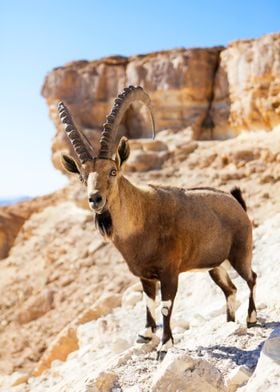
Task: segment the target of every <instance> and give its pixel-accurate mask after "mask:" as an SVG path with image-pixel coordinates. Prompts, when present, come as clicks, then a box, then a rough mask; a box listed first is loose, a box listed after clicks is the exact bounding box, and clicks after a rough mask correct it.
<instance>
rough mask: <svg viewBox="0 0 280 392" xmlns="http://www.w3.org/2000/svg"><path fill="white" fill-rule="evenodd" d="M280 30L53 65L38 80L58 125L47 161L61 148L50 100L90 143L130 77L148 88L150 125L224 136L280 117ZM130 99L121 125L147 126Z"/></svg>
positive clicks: (135, 133)
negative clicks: (217, 43)
mask: <svg viewBox="0 0 280 392" xmlns="http://www.w3.org/2000/svg"><path fill="white" fill-rule="evenodd" d="M279 75H280V34H272V35H267V36H264V37H261V38H260V39H256V40H241V41H236V42H233V43H231V44H229V46H228V47H227V48H222V47H214V48H207V49H199V48H196V49H175V50H169V51H163V52H156V53H150V54H147V55H139V56H133V57H122V56H112V57H107V58H103V59H101V60H97V61H77V62H72V63H70V64H66V65H65V66H63V67H59V68H55V69H54V70H53V71H52V72H50V73H49V74H48V75H47V77H46V79H45V82H44V85H43V88H42V95H43V96H44V97H45V98H46V100H47V103H48V105H49V109H50V116H51V118H52V119H53V121H54V123H55V125H56V128H57V133H56V136H55V138H54V141H53V146H52V149H53V162H54V164H55V166H56V167H58V168H60V164H59V163H58V157H59V155H60V152H61V150H65V149H67V148H68V147H67V144H66V139H65V136H64V134H63V132H61V130H62V128H61V126H60V124H59V121H58V118H57V113H56V105H57V102H58V101H59V100H63V101H64V102H65V103H66V104H67V105H68V106H69V107H70V109H71V111H72V113H73V115H74V118H75V121H76V123H77V125H78V126H79V127H81V128H82V129H83V130H84V131H85V133H86V135H87V136H88V137H89V139H90V140H91V141H92V143H93V144H94V145H97V143H98V139H99V134H100V129H101V126H102V123H103V122H104V121H105V116H106V114H108V112H109V111H110V108H111V105H112V102H113V99H114V98H115V97H116V95H117V94H118V93H119V92H120V91H121V90H122V89H123V88H124V87H125V86H128V85H130V84H132V85H141V86H143V87H144V89H145V90H146V91H147V92H148V93H149V94H150V97H151V100H152V104H153V109H154V115H155V120H156V127H157V130H161V129H165V128H170V129H172V130H174V131H177V130H179V129H182V128H186V127H189V126H190V127H192V129H193V135H194V138H195V139H212V138H218V139H225V138H227V137H232V136H235V135H237V134H238V133H239V132H240V130H243V129H245V130H256V129H266V130H269V129H272V128H273V127H274V126H275V125H277V124H279V123H280V100H279V94H280V77H279ZM138 109H139V108H137V110H135V107H132V108H131V109H130V110H129V111H128V112H127V114H126V116H125V118H124V120H123V124H122V128H121V133H122V134H125V135H127V136H128V137H131V138H139V137H145V136H147V135H149V134H150V130H149V127H150V125H149V122H148V119H146V115H145V114H146V113H145V110H144V108H143V109H141V110H140V111H139V110H138Z"/></svg>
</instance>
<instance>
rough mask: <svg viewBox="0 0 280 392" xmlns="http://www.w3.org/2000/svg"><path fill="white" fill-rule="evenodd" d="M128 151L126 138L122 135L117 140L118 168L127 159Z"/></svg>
mask: <svg viewBox="0 0 280 392" xmlns="http://www.w3.org/2000/svg"><path fill="white" fill-rule="evenodd" d="M129 153H130V148H129V144H128V140H127V138H126V137H125V136H123V137H122V138H121V140H120V142H119V145H118V149H117V153H116V165H117V167H118V168H120V167H121V166H122V164H123V163H124V162H125V161H126V160H127V159H128V157H129Z"/></svg>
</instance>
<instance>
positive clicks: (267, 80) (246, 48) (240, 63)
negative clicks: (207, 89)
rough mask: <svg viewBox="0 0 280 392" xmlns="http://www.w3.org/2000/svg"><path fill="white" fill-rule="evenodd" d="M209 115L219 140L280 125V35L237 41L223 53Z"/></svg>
mask: <svg viewBox="0 0 280 392" xmlns="http://www.w3.org/2000/svg"><path fill="white" fill-rule="evenodd" d="M210 114H211V117H212V120H213V122H214V124H215V130H214V136H217V137H223V136H224V135H227V134H236V133H238V132H239V131H240V130H256V129H265V130H270V129H272V128H273V127H275V126H276V125H278V124H279V123H280V34H271V35H266V36H264V37H261V38H259V39H256V40H240V41H235V42H233V43H230V44H229V46H228V48H226V49H225V50H223V51H222V52H221V55H220V64H219V69H218V72H217V74H216V78H215V82H214V100H213V103H212V106H211V111H210Z"/></svg>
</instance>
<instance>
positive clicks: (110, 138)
mask: <svg viewBox="0 0 280 392" xmlns="http://www.w3.org/2000/svg"><path fill="white" fill-rule="evenodd" d="M135 101H141V102H143V103H144V104H145V105H146V106H147V107H148V109H149V112H150V115H151V120H152V126H153V138H154V137H155V122H154V117H153V113H152V109H151V100H150V97H149V96H148V94H147V93H145V91H144V90H143V88H142V87H140V86H137V87H134V86H129V87H126V88H125V89H124V90H123V92H122V93H121V94H119V95H118V96H117V98H116V99H115V102H114V105H113V108H112V110H111V113H110V114H109V115H108V116H107V121H106V123H105V124H104V125H103V130H102V134H101V138H100V150H99V154H98V157H99V158H111V157H112V155H113V153H114V151H113V149H114V147H115V146H114V142H115V137H116V134H117V131H118V127H119V125H120V122H121V120H122V118H123V115H124V114H125V112H126V110H127V109H128V107H129V106H130V105H131V104H132V103H133V102H135Z"/></svg>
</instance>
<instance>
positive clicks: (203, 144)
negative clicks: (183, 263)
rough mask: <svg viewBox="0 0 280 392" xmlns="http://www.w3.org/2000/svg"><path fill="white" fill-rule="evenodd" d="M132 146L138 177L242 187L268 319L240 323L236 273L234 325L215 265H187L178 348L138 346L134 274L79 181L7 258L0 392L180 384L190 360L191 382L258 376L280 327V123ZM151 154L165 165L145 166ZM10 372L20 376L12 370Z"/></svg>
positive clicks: (131, 172)
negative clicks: (265, 346) (199, 269)
mask: <svg viewBox="0 0 280 392" xmlns="http://www.w3.org/2000/svg"><path fill="white" fill-rule="evenodd" d="M131 148H132V153H131V159H130V160H129V162H128V164H127V166H126V171H127V176H128V177H129V178H131V179H132V181H134V182H140V180H141V182H146V181H148V182H154V183H162V184H171V185H178V186H186V187H192V186H200V185H204V186H217V187H219V188H221V189H230V188H231V187H233V186H235V185H239V186H241V188H242V191H243V193H244V197H245V198H246V201H247V204H248V207H249V215H250V217H251V219H252V220H253V222H254V225H255V226H256V230H255V256H254V263H255V268H256V270H257V272H258V274H259V288H258V290H259V296H258V310H259V314H260V318H259V321H260V326H259V327H257V328H255V329H251V330H248V331H247V330H246V328H245V326H244V320H245V307H246V304H245V299H246V298H247V295H248V292H247V289H246V287H245V285H244V284H243V283H242V282H240V280H237V286H238V287H240V288H241V289H240V301H241V303H242V304H243V305H242V306H241V307H240V310H239V313H238V322H237V323H236V324H235V323H230V324H226V323H225V322H224V318H225V316H224V299H223V296H222V295H221V294H220V293H219V290H218V289H217V288H216V287H213V285H211V283H210V279H209V278H208V276H207V274H198V275H192V274H186V275H185V277H184V276H182V282H183V283H181V285H180V286H181V290H182V291H181V292H180V293H179V295H178V304H177V305H176V306H177V310H176V311H175V315H174V327H175V328H176V329H175V331H176V345H175V348H174V349H173V350H172V353H171V354H170V355H169V356H168V357H167V359H166V361H165V362H163V363H162V364H161V365H159V364H158V363H157V362H156V361H154V357H155V353H154V346H155V344H156V342H154V343H152V344H151V345H149V346H147V347H146V348H143V347H137V346H134V345H133V342H134V338H135V335H136V332H137V330H138V329H139V328H140V327H141V326H142V323H143V303H142V302H141V292H140V291H139V286H133V287H132V288H130V289H128V291H127V292H126V293H125V294H124V295H121V293H123V292H124V290H125V288H127V287H128V286H130V285H131V284H135V283H136V282H137V280H136V278H134V277H133V276H132V275H131V274H130V273H129V271H128V269H127V267H126V265H125V264H124V262H123V261H122V258H121V256H120V255H119V254H118V252H116V251H115V250H114V249H113V247H112V246H111V245H110V244H106V243H104V242H103V240H102V239H101V238H100V236H99V235H98V233H96V232H95V229H94V224H93V220H92V216H91V213H90V212H89V211H88V210H87V209H84V208H81V207H83V206H85V204H86V203H85V190H84V189H83V188H81V185H80V183H79V182H78V181H76V180H73V181H72V182H71V183H70V184H69V186H68V188H67V189H65V190H64V198H63V200H62V199H60V200H59V201H58V202H57V203H56V204H55V205H53V206H46V208H44V209H42V210H41V211H38V212H37V213H34V214H33V215H31V217H30V218H29V219H28V220H26V221H25V223H24V224H23V226H22V228H21V230H20V231H19V234H18V236H17V238H16V241H15V243H14V246H13V247H12V249H11V251H10V254H9V257H8V258H6V259H4V260H2V261H1V275H0V288H1V292H3V293H5V295H3V296H2V297H1V299H0V308H1V334H0V347H1V350H0V368H1V373H2V374H3V377H2V378H0V382H1V383H2V390H3V391H8V390H9V389H8V388H9V386H10V385H12V384H13V383H15V384H17V383H21V382H23V381H26V380H29V381H28V383H27V384H26V385H25V384H24V385H22V386H21V385H19V386H18V387H13V388H12V387H11V390H15V391H16V390H18V391H21V390H24V391H29V390H32V391H33V390H34V391H36V390H38V391H42V390H53V391H56V390H57V391H63V390H65V391H71V390H75V391H79V390H81V391H90V390H101V391H102V390H103V391H109V390H110V388H111V387H110V385H111V386H112V385H113V384H114V383H115V385H116V387H115V388H119V389H115V390H120V388H122V390H124V391H131V390H132V391H138V390H139V391H142V390H143V391H146V390H147V391H148V390H151V388H152V390H161V388H167V386H168V385H169V383H170V377H171V378H172V379H174V380H175V379H176V380H178V381H176V382H178V388H177V389H178V390H179V391H183V390H184V389H182V388H183V387H181V386H180V385H181V384H180V382H183V381H184V380H185V381H186V382H187V380H189V378H188V377H187V379H186V378H184V377H185V376H187V375H190V374H192V373H193V372H192V371H191V370H187V369H198V370H197V371H198V373H194V374H193V379H192V378H191V379H190V380H192V381H193V382H194V384H193V385H200V386H201V385H202V384H199V383H200V382H205V383H206V382H207V383H208V384H209V383H210V384H209V385H210V386H211V388H214V389H213V390H218V391H223V390H226V391H231V390H235V389H230V388H233V387H232V386H231V385H232V383H233V382H235V381H230V380H231V378H233V379H235V377H236V378H237V381H236V382H237V384H238V385H239V384H241V381H240V378H241V380H243V381H244V382H245V381H248V379H249V380H250V382H251V374H252V372H253V371H254V368H255V365H256V363H257V360H258V356H259V352H260V348H261V345H262V343H263V341H264V340H265V339H266V338H268V337H269V336H270V334H272V333H273V334H274V333H276V332H277V331H276V332H273V331H274V330H275V329H277V328H278V324H279V311H278V307H277V304H276V301H277V298H278V297H277V294H276V291H277V290H278V278H277V276H278V275H277V274H278V269H277V268H276V266H277V265H278V254H279V252H278V245H279V242H277V241H279V239H278V237H277V236H278V235H279V232H280V230H279V226H280V224H279V215H277V214H279V213H280V204H279V192H280V181H279V179H280V155H279V151H280V128H279V127H278V128H276V129H275V130H274V131H273V132H270V133H266V132H255V133H243V134H241V135H240V136H238V137H237V138H235V139H230V140H226V141H220V142H215V141H198V142H194V141H193V140H192V138H191V130H190V129H186V130H184V131H181V132H179V133H177V134H176V135H174V134H173V132H171V131H162V132H160V133H159V134H158V135H157V139H156V140H155V141H150V140H145V139H141V140H138V141H132V142H131ZM145 157H146V159H144V158H145ZM151 157H154V158H153V159H152V158H151ZM159 160H160V164H159ZM151 161H153V162H156V167H157V169H155V168H153V166H152V167H151V166H149V167H148V168H147V167H145V166H144V163H145V162H146V164H147V162H148V164H149V165H150V162H151ZM158 165H159V166H158ZM159 168H160V170H159ZM141 169H143V170H144V171H143V172H139V170H141ZM148 169H149V170H148ZM151 169H153V170H151ZM147 170H148V171H147ZM202 287H203V288H205V290H206V291H203V293H202V289H201V288H202ZM268 292H269V293H270V295H271V297H269V298H267V295H268V294H267V293H268ZM201 295H202V296H203V298H201V297H200V296H201ZM205 297H207V299H206V300H205ZM202 302H203V303H204V304H205V305H204V306H203V307H201V303H202ZM121 303H122V306H121V307H119V305H120V304H121ZM198 304H199V308H198ZM113 309H115V310H114V311H112V310H113ZM91 320H93V321H91ZM94 320H95V321H94ZM189 327H190V328H189ZM276 327H277V328H276ZM272 336H274V335H272ZM217 345H219V347H216V346H217ZM75 350H78V351H75ZM150 351H151V353H150ZM66 358H67V360H66V362H64V361H65V359H66ZM61 361H62V362H61ZM78 363H79V365H78ZM51 365H52V370H48V369H49V367H50V366H51ZM73 369H75V372H73ZM178 369H179V370H178ZM180 369H181V370H180ZM44 371H45V372H44ZM178 371H179V373H177V372H178ZM15 372H16V373H15ZM42 372H44V373H43V374H42ZM180 372H181V373H180ZM7 373H13V374H12V376H4V374H7ZM41 374H42V375H41ZM184 375H185V376H184ZM34 376H36V377H34ZM254 377H255V376H254ZM85 379H87V381H85ZM256 379H257V376H256ZM180 380H181V381H180ZM182 380H183V381H182ZM190 380H189V381H190ZM185 381H184V382H185ZM243 381H242V382H243ZM190 382H191V381H190ZM110 383H111V384H110ZM196 383H198V384H196ZM208 384H207V388H208V387H209V388H210V386H209V385H208ZM0 385H1V384H0ZM56 385H57V386H56ZM70 385H72V387H70ZM98 385H99V387H97V386H98ZM102 385H103V387H102ZM104 385H105V386H104ZM106 385H107V386H106ZM108 385H109V386H108ZM117 385H119V387H117ZM71 388H72V389H71ZM96 388H97V389H96ZM98 388H99V389H98ZM102 388H103V389H102ZM112 388H113V387H112ZM112 388H111V389H112ZM137 388H138V389H137ZM170 388H171V389H170V391H172V390H174V389H172V387H170ZM180 388H181V389H180ZM190 388H191V386H190ZM193 388H196V387H195V386H193ZM215 388H216V389H215ZM112 390H114V389H112ZM162 390H163V389H162ZM190 390H191V389H190ZM194 390H196V389H194ZM210 390H211V389H210ZM256 390H257V389H256Z"/></svg>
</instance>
